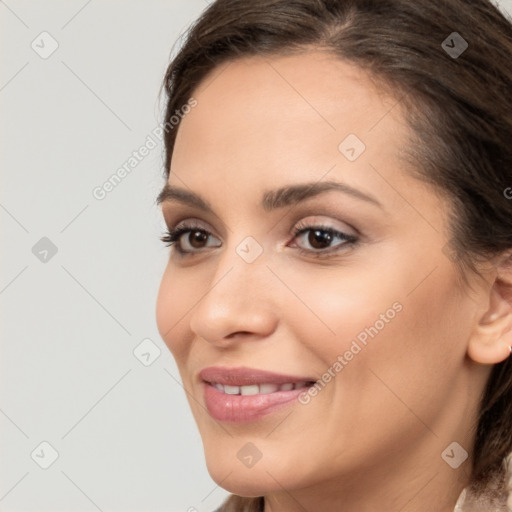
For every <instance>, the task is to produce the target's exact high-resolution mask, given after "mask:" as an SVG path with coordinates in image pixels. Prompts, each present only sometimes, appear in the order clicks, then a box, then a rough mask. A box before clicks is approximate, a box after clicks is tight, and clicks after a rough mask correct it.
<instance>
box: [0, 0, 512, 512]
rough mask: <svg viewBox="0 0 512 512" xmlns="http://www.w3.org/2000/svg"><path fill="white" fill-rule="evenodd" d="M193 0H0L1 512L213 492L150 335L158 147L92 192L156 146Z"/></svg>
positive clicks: (511, 0)
mask: <svg viewBox="0 0 512 512" xmlns="http://www.w3.org/2000/svg"><path fill="white" fill-rule="evenodd" d="M206 6H207V2H206V0H166V1H162V0H150V1H143V0H138V1H135V0H131V1H128V0H101V1H100V0H81V1H74V0H66V1H64V0H60V1H41V0H39V1H36V0H32V1H22V0H6V1H1V0H0V52H1V67H0V109H1V118H0V154H1V157H2V167H1V171H2V186H1V189H0V221H1V223H2V233H3V237H2V242H3V243H2V248H1V258H2V259H1V275H0V300H1V314H2V318H1V328H2V338H1V341H2V344H1V367H0V378H1V388H0V389H1V396H0V429H1V430H0V433H1V445H0V446H1V452H0V471H1V473H0V510H1V511H9V512H11V511H17V512H21V511H38V512H42V511H52V512H55V511H65V512H70V511H77V512H78V511H79V512H82V511H97V510H100V511H119V512H121V511H122V512H129V511H150V510H151V511H152V512H157V511H171V512H178V511H189V512H192V511H193V510H197V511H200V512H202V511H212V510H213V509H214V508H215V507H217V506H218V505H219V504H220V503H221V502H222V501H223V500H224V498H225V496H227V492H226V491H224V490H223V489H221V488H219V487H218V486H217V485H216V484H215V482H213V480H212V479H211V478H210V477H209V475H208V473H207V471H206V466H205V462H204V457H203V450H202V444H201V439H200V436H199V434H198V432H197V429H196V425H195V423H194V420H193V418H192V415H191V413H190V411H189V407H188V403H187V401H186V398H185V393H184V391H183V389H182V388H181V385H180V379H179V375H178V371H177V369H176V366H175V364H174V361H173V360H172V357H171V355H170V353H169V351H168V350H167V347H166V346H165V344H164V343H163V341H162V340H161V339H160V336H159V334H158V330H157V328H156V320H155V303H156V296H157V292H158V286H159V283H160V278H161V275H162V272H163V270H164V267H165V262H166V256H167V251H168V249H167V248H165V247H164V245H163V243H162V242H160V241H159V240H158V237H159V236H160V235H161V233H162V230H163V228H164V224H163V221H162V219H161V217H160V214H159V210H158V208H157V207H156V206H155V204H154V200H155V197H156V195H157V193H158V192H159V190H160V188H161V186H162V184H163V177H162V164H163V153H162V146H161V144H159V145H158V146H157V147H155V148H154V149H152V150H151V151H150V152H149V154H148V156H146V157H145V158H144V159H143V160H142V161H141V162H140V163H138V164H137V166H136V167H134V168H132V170H131V172H130V173H129V174H128V175H127V176H126V177H125V178H124V179H123V180H122V181H121V183H119V184H118V185H117V186H116V187H115V188H114V189H113V190H112V191H110V192H109V193H108V194H107V195H106V197H105V198H104V199H102V200H99V199H96V198H95V197H94V196H93V193H92V191H93V189H94V188H95V187H98V186H101V185H102V184H103V183H104V182H105V181H106V180H108V179H109V177H110V176H111V175H112V174H113V173H115V172H116V170H117V169H118V168H119V167H121V166H122V165H123V164H124V163H125V162H127V160H128V159H129V158H130V156H132V152H133V151H135V150H138V149H139V148H140V147H141V146H142V145H143V144H144V143H145V142H146V141H147V137H148V135H150V136H152V138H153V139H154V140H158V139H156V137H154V136H153V135H152V132H153V130H154V129H155V128H156V127H157V126H158V124H159V123H160V121H161V108H162V107H161V105H160V104H159V100H158V92H159V87H160V84H161V80H162V77H163V74H164V72H165V68H166V65H167V63H168V59H169V55H170V51H171V48H172V46H173V44H174V43H175V42H176V41H177V40H178V37H179V36H180V34H182V33H183V30H184V29H185V28H186V27H187V26H188V25H189V24H190V22H191V21H192V20H194V19H195V18H196V17H197V15H198V14H199V13H200V12H201V11H202V10H203V9H204V8H205V7H206ZM501 7H503V8H504V9H507V10H508V11H509V12H512V0H508V1H504V0H503V1H502V2H501ZM454 30H455V31H456V30H457V27H454ZM42 32H47V33H49V34H50V36H48V35H40V34H41V33H42ZM56 44H58V48H57V49H56V50H55V51H54V53H52V54H51V55H48V53H49V52H50V51H51V50H52V45H54V46H55V45H56ZM32 45H34V48H33V47H32ZM41 239H43V240H41ZM55 250H56V251H57V252H56V253H55V254H54V252H55ZM144 340H145V341H144ZM141 343H143V344H142V345H140V344H141ZM139 345H140V346H139ZM43 442H45V443H49V444H41V443H43ZM56 454H58V457H57V458H56V460H53V459H54V458H55V456H56ZM44 466H48V467H46V469H45V468H44Z"/></svg>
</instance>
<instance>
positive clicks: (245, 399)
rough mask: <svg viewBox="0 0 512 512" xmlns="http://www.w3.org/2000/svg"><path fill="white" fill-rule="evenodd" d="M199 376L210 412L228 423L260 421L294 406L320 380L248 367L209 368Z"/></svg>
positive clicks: (218, 419) (212, 415)
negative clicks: (284, 408) (289, 406)
mask: <svg viewBox="0 0 512 512" xmlns="http://www.w3.org/2000/svg"><path fill="white" fill-rule="evenodd" d="M199 378H200V380H201V381H202V384H203V392H204V395H203V397H204V401H205V405H206V408H207V410H208V412H209V413H210V415H211V417H212V418H213V419H215V420H217V421H221V422H226V423H247V422H251V421H256V420H259V419H261V418H262V417H264V416H267V415H268V414H271V413H273V412H276V411H278V410H280V409H282V408H283V407H285V406H288V405H292V404H293V403H295V402H297V401H299V396H300V395H301V394H302V393H304V392H306V391H307V390H308V389H309V388H310V387H311V386H313V385H314V384H315V382H316V380H315V379H313V378H311V377H305V376H294V375H284V374H278V373H273V372H268V371H264V370H257V369H254V368H244V367H237V368H227V367H208V368H204V369H203V370H201V372H199Z"/></svg>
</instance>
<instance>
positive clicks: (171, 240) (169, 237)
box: [160, 224, 358, 258]
mask: <svg viewBox="0 0 512 512" xmlns="http://www.w3.org/2000/svg"><path fill="white" fill-rule="evenodd" d="M308 231H322V232H325V233H328V234H329V235H331V237H337V238H340V239H342V240H344V241H345V243H342V244H339V245H338V246H336V248H335V249H325V250H316V251H315V250H311V249H302V248H300V247H299V248H298V250H299V253H300V254H303V255H307V256H313V257H316V258H321V257H327V256H330V255H331V254H332V253H336V252H339V251H341V250H343V248H345V247H346V246H353V245H355V244H356V243H357V242H358V238H357V237H355V236H353V235H348V234H346V233H343V232H342V231H338V230H337V229H334V228H332V227H329V226H325V225H316V224H314V225H309V226H303V227H297V228H296V229H295V230H294V232H293V237H294V238H296V237H298V236H300V235H303V234H304V233H307V232H308ZM193 232H200V233H204V234H206V235H210V234H211V233H210V232H209V231H207V230H205V229H203V228H201V227H200V226H194V225H184V226H182V227H180V228H178V229H174V230H170V231H166V232H165V234H164V235H163V236H162V237H160V240H161V241H162V242H164V243H165V244H166V246H167V247H170V246H171V245H175V247H176V251H177V252H178V254H180V256H186V255H190V254H196V253H197V252H199V251H184V250H183V249H182V248H181V246H180V244H179V240H180V238H181V237H182V235H184V234H185V233H193Z"/></svg>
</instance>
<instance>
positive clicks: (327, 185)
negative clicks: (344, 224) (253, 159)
mask: <svg viewBox="0 0 512 512" xmlns="http://www.w3.org/2000/svg"><path fill="white" fill-rule="evenodd" d="M333 190H334V191H337V192H342V193H344V194H347V195H350V196H352V197H355V198H356V199H360V200H363V201H366V202H368V203H371V204H374V205H375V206H378V207H380V208H381V209H383V206H382V204H381V203H380V202H379V201H378V200H377V199H376V198H375V197H373V196H371V195H368V194H366V193H364V192H362V191H360V190H358V189H356V188H353V187H351V186H350V185H347V184H346V183H340V182H337V181H321V182H311V183H300V184H297V185H288V186H285V187H281V188H278V189H275V190H270V191H267V192H265V193H264V194H263V198H262V200H261V207H262V208H263V210H264V211H266V212H270V211H272V210H276V209H278V208H284V207H287V206H292V205H295V204H297V203H300V202H301V201H304V200H306V199H310V198H312V197H315V196H318V195H319V194H322V193H325V192H330V191H333ZM169 201H177V202H179V203H182V204H185V205H189V206H192V207H195V208H198V209H200V210H203V211H204V212H207V213H211V214H213V213H214V212H213V208H212V207H211V205H210V204H209V203H208V201H206V200H205V199H203V198H202V197H201V196H200V195H198V194H196V193H195V192H191V191H190V190H187V189H184V188H179V187H173V186H171V185H169V183H166V184H165V185H164V187H163V189H162V191H161V192H160V194H158V197H157V200H156V202H157V204H158V205H160V204H162V203H165V202H169Z"/></svg>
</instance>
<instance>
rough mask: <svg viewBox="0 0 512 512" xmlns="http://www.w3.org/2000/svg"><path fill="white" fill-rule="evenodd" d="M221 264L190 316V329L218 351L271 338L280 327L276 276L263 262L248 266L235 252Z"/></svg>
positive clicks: (224, 258) (223, 258)
mask: <svg viewBox="0 0 512 512" xmlns="http://www.w3.org/2000/svg"><path fill="white" fill-rule="evenodd" d="M221 260H222V262H221V263H219V265H217V267H216V270H215V272H212V275H213V278H212V279H211V281H209V282H208V283H207V284H206V285H205V287H204V294H203V296H202V298H200V300H199V302H198V303H197V304H196V306H195V307H194V308H193V310H192V312H191V316H190V329H191V330H192V331H193V332H194V333H195V334H196V335H198V336H200V337H201V338H203V339H204V340H206V341H207V342H209V343H211V344H214V345H217V346H219V347H228V346H230V345H232V344H234V343H237V342H239V341H240V340H246V339H249V338H254V339H261V338H264V337H266V336H269V335H270V334H272V332H273V331H274V330H275V328H276V325H277V311H278V308H277V307H276V300H275V299H276V297H272V296H271V294H272V289H274V290H275V286H271V284H272V283H271V282H270V281H272V279H274V280H275V276H274V275H273V274H272V272H271V271H270V270H269V269H268V268H267V266H266V265H265V263H264V261H258V262H252V263H247V262H245V261H244V260H243V259H241V258H240V257H239V256H238V255H237V254H236V253H235V252H234V251H233V254H232V255H231V256H230V255H228V256H227V257H224V256H222V257H221V258H220V259H219V261H221ZM262 260H263V258H262Z"/></svg>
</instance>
